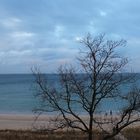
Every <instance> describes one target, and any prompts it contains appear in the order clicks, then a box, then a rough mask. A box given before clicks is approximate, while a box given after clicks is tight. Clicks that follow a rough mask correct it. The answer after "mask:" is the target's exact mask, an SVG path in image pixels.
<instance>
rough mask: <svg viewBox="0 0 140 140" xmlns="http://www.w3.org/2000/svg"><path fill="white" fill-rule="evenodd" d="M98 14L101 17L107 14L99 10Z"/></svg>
mask: <svg viewBox="0 0 140 140" xmlns="http://www.w3.org/2000/svg"><path fill="white" fill-rule="evenodd" d="M99 13H100V16H102V17H105V16H107V13H106V12H105V11H102V10H100V11H99Z"/></svg>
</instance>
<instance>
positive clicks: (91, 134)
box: [88, 114, 93, 140]
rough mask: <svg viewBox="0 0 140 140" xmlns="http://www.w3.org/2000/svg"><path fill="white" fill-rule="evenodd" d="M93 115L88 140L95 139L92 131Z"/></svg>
mask: <svg viewBox="0 0 140 140" xmlns="http://www.w3.org/2000/svg"><path fill="white" fill-rule="evenodd" d="M92 118H93V117H92V114H91V115H90V122H89V132H88V140H92V138H93V131H92V123H93V120H92Z"/></svg>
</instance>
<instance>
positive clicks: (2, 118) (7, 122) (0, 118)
mask: <svg viewBox="0 0 140 140" xmlns="http://www.w3.org/2000/svg"><path fill="white" fill-rule="evenodd" d="M50 117H53V116H51V115H41V116H40V117H39V119H38V120H37V121H36V122H35V119H36V116H35V115H33V114H0V130H5V129H13V130H33V129H36V128H37V127H40V126H43V125H47V124H48V122H49V120H50ZM97 118H99V119H101V120H102V119H104V115H99V116H97ZM107 118H108V117H107ZM107 118H106V119H107ZM82 119H83V120H85V121H87V120H88V119H87V116H85V115H83V116H82ZM108 119H110V118H108ZM116 119H117V116H116V115H115V116H113V120H116ZM136 124H137V125H140V124H139V123H136ZM136 124H135V125H136ZM133 126H134V124H133ZM106 127H107V128H108V125H107V126H106Z"/></svg>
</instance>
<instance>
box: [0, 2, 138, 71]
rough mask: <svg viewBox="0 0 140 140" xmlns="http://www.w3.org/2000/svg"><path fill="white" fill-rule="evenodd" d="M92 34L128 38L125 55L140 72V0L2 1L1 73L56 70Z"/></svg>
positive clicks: (71, 56) (0, 32)
mask: <svg viewBox="0 0 140 140" xmlns="http://www.w3.org/2000/svg"><path fill="white" fill-rule="evenodd" d="M88 32H90V33H91V34H93V35H98V34H100V33H106V35H107V36H108V37H109V38H112V39H120V38H123V39H126V40H127V47H126V48H125V49H123V50H122V54H123V55H125V56H128V57H129V59H130V67H129V68H130V69H131V68H132V69H133V71H134V72H140V0H133V1H132V0H0V73H30V72H31V71H30V68H31V67H32V66H34V65H36V66H39V67H40V68H41V69H42V71H44V72H51V73H52V72H55V71H56V69H57V67H58V65H61V64H65V63H71V62H74V59H75V56H76V55H77V53H78V51H79V49H78V48H79V43H78V40H79V39H80V38H81V37H83V36H85V35H86V34H87V33H88Z"/></svg>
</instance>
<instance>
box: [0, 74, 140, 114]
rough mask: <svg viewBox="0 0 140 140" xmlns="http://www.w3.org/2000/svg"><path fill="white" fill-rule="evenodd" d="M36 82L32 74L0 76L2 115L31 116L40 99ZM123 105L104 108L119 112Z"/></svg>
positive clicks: (52, 78)
mask: <svg viewBox="0 0 140 140" xmlns="http://www.w3.org/2000/svg"><path fill="white" fill-rule="evenodd" d="M139 76H140V75H139ZM48 77H49V78H48V79H49V80H50V81H51V82H54V81H55V82H56V81H57V80H56V78H57V75H53V74H52V75H48ZM34 81H35V78H34V76H33V75H31V74H3V75H0V113H8V114H13V113H18V114H31V113H32V110H33V109H34V108H35V107H37V106H38V99H37V98H35V96H34V95H35V88H34V87H35V82H34ZM56 84H57V83H56ZM125 88H126V87H124V90H125ZM121 104H122V102H114V101H107V102H105V103H104V105H103V107H104V110H117V109H118V108H119V107H120V106H121Z"/></svg>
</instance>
